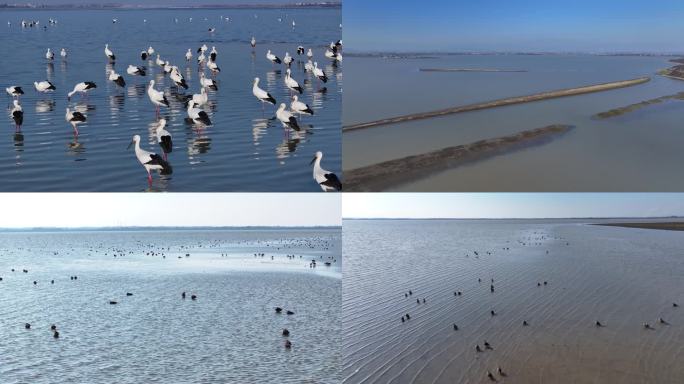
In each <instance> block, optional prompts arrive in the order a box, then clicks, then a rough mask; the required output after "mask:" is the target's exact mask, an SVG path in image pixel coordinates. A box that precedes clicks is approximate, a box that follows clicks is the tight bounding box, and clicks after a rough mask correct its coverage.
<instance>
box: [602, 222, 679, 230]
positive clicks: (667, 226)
mask: <svg viewBox="0 0 684 384" xmlns="http://www.w3.org/2000/svg"><path fill="white" fill-rule="evenodd" d="M594 225H605V226H609V227H625V228H641V229H660V230H666V231H684V222H682V221H672V222H657V223H599V224H594Z"/></svg>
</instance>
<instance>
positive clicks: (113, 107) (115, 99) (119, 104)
mask: <svg viewBox="0 0 684 384" xmlns="http://www.w3.org/2000/svg"><path fill="white" fill-rule="evenodd" d="M125 100H126V97H125V96H124V95H122V94H118V95H110V96H109V110H110V111H111V112H112V115H114V116H118V114H119V112H120V111H122V110H123V106H124V101H125Z"/></svg>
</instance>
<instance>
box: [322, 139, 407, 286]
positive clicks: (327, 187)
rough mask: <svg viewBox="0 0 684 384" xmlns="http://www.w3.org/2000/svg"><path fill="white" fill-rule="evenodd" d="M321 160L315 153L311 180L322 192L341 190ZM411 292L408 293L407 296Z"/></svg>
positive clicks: (334, 175) (337, 179) (340, 185)
mask: <svg viewBox="0 0 684 384" xmlns="http://www.w3.org/2000/svg"><path fill="white" fill-rule="evenodd" d="M322 158H323V152H321V151H317V152H316V155H315V156H314V158H313V160H311V163H312V164H314V167H313V178H314V180H316V182H317V183H318V185H319V186H320V187H321V189H322V190H323V192H334V191H341V190H342V183H341V182H340V179H339V178H338V177H337V175H336V174H334V173H332V172H330V171H326V170H325V169H323V168H321V159H322ZM412 294H413V292H411V291H409V295H412Z"/></svg>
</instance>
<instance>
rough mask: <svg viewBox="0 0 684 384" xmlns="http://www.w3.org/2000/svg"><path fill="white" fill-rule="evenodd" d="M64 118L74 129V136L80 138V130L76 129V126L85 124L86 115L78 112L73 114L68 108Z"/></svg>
mask: <svg viewBox="0 0 684 384" xmlns="http://www.w3.org/2000/svg"><path fill="white" fill-rule="evenodd" d="M64 118H65V119H66V121H67V122H68V123H69V124H71V127H72V128H73V129H74V134H75V135H76V136H78V128H76V126H77V125H78V124H81V123H85V121H86V115H84V114H82V113H81V112H78V111H73V112H72V111H71V110H70V109H69V108H67V109H66V114H65V115H64Z"/></svg>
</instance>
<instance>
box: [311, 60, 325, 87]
mask: <svg viewBox="0 0 684 384" xmlns="http://www.w3.org/2000/svg"><path fill="white" fill-rule="evenodd" d="M313 74H314V76H316V78H317V79H318V80H320V81H322V82H324V83H327V82H328V76H326V75H325V72H323V70H321V69H320V68H318V62H315V61H314V67H313Z"/></svg>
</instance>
